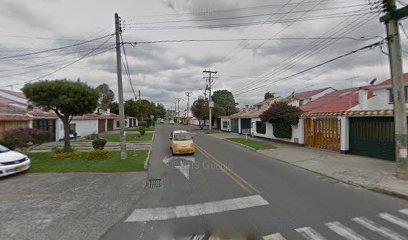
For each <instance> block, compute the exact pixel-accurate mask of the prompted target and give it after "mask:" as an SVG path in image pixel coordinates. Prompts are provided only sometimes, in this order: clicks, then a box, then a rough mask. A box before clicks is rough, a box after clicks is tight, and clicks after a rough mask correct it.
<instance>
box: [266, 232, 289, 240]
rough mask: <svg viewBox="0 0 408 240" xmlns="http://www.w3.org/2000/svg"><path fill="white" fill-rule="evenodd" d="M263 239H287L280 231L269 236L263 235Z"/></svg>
mask: <svg viewBox="0 0 408 240" xmlns="http://www.w3.org/2000/svg"><path fill="white" fill-rule="evenodd" d="M262 239H263V240H286V238H284V237H283V236H282V235H281V234H280V233H274V234H271V235H268V236H263V237H262Z"/></svg>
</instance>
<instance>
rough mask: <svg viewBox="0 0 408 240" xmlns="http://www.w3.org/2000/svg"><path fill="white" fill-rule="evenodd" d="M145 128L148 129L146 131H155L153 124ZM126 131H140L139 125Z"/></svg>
mask: <svg viewBox="0 0 408 240" xmlns="http://www.w3.org/2000/svg"><path fill="white" fill-rule="evenodd" d="M145 129H146V131H154V127H153V126H150V127H148V128H145ZM126 131H139V127H135V128H128V129H126Z"/></svg>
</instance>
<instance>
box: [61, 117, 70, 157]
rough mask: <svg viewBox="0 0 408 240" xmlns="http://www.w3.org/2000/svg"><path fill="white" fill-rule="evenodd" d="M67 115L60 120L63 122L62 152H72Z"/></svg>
mask: <svg viewBox="0 0 408 240" xmlns="http://www.w3.org/2000/svg"><path fill="white" fill-rule="evenodd" d="M68 118H69V117H65V119H63V120H62V122H63V123H64V152H72V148H71V140H70V138H69V120H68Z"/></svg>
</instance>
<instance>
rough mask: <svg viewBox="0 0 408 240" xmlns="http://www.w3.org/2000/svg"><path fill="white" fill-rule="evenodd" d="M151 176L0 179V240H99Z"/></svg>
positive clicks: (60, 175) (58, 176)
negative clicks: (147, 177) (146, 178)
mask: <svg viewBox="0 0 408 240" xmlns="http://www.w3.org/2000/svg"><path fill="white" fill-rule="evenodd" d="M145 175H146V173H141V172H132V173H115V174H106V173H64V174H57V173H51V174H19V175H15V176H11V177H7V178H3V179H0V212H1V214H0V232H1V236H0V239H8V240H12V239H19V240H20V239H42V240H43V239H98V238H99V237H100V236H101V235H102V234H103V233H104V232H105V231H107V229H108V228H110V227H111V226H112V225H113V224H114V223H116V222H118V221H119V220H120V219H121V218H122V217H124V215H126V213H127V212H128V211H129V209H131V208H132V204H133V203H134V202H135V201H136V200H137V199H138V197H139V195H140V194H141V191H142V190H143V185H144V183H145Z"/></svg>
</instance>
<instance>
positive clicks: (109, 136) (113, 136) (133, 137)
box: [100, 133, 153, 142]
mask: <svg viewBox="0 0 408 240" xmlns="http://www.w3.org/2000/svg"><path fill="white" fill-rule="evenodd" d="M100 137H101V138H104V139H106V140H107V141H108V142H120V137H119V133H103V134H100ZM152 137H153V133H145V135H143V136H142V135H140V134H136V133H127V134H126V141H151V140H152Z"/></svg>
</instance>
